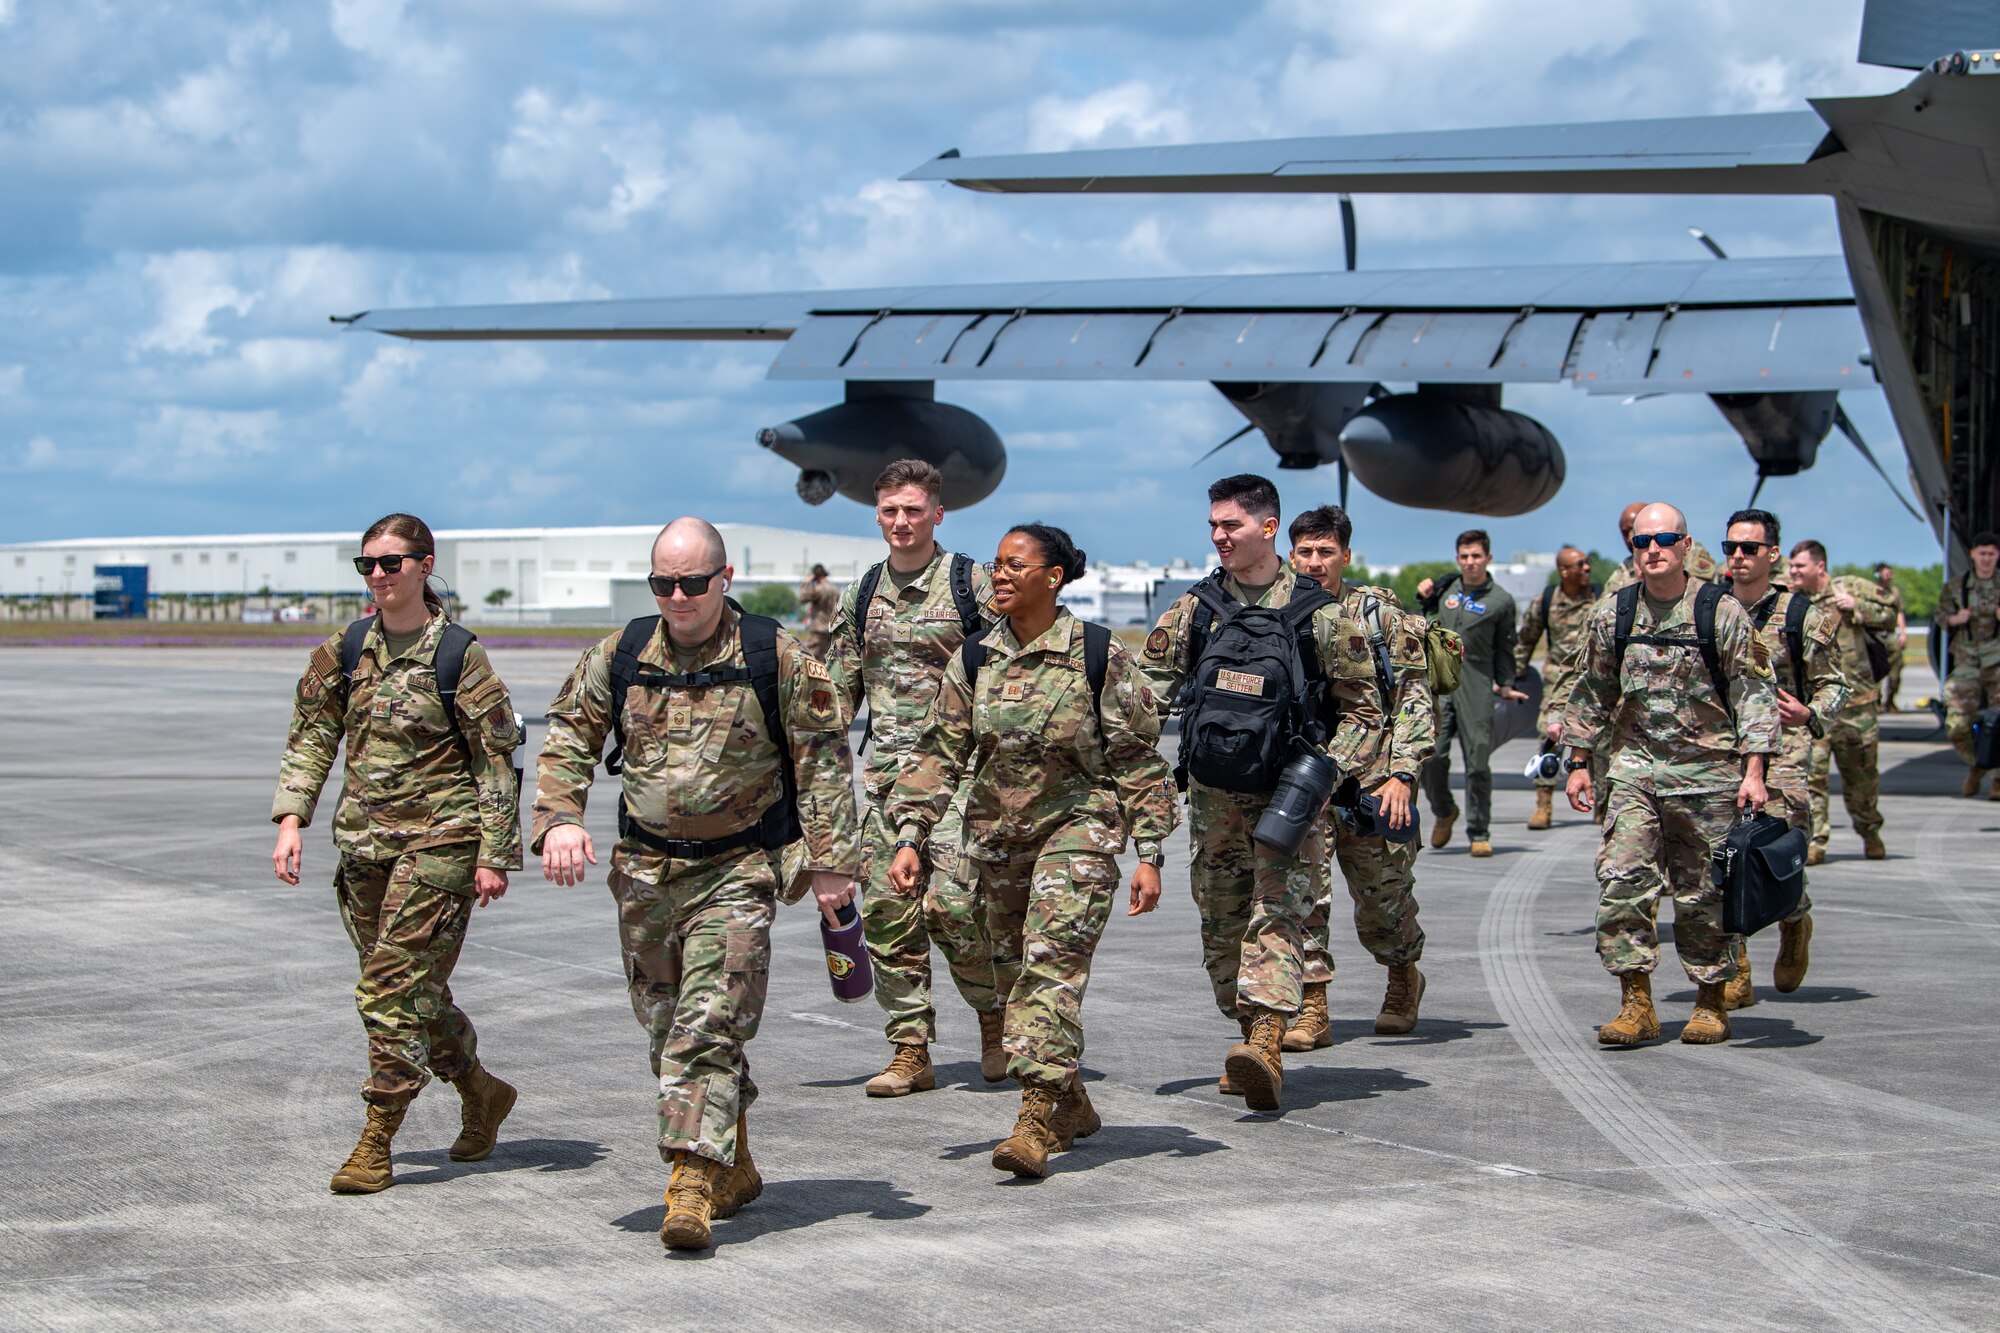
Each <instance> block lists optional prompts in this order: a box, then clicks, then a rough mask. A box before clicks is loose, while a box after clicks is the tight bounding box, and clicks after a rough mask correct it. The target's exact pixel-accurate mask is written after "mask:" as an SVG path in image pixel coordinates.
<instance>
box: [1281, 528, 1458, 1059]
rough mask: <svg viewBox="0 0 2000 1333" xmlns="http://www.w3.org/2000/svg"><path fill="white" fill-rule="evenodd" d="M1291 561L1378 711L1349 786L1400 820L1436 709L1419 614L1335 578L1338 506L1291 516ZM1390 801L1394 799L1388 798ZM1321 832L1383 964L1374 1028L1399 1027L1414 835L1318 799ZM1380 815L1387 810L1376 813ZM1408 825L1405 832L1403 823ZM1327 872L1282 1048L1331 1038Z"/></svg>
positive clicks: (1411, 940) (1420, 985)
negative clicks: (1346, 647) (1341, 620)
mask: <svg viewBox="0 0 2000 1333" xmlns="http://www.w3.org/2000/svg"><path fill="white" fill-rule="evenodd" d="M1291 538H1292V558H1291V563H1292V568H1293V569H1295V570H1297V571H1298V572H1299V573H1300V574H1301V575H1303V576H1304V577H1306V578H1310V579H1313V580H1315V581H1317V582H1319V583H1320V584H1321V585H1322V586H1328V587H1329V590H1330V591H1332V592H1333V593H1334V595H1335V596H1337V597H1339V598H1340V609H1341V612H1342V614H1344V615H1346V616H1347V617H1349V618H1350V619H1352V620H1353V621H1354V622H1355V623H1356V624H1358V625H1360V626H1361V627H1362V628H1363V629H1364V630H1365V631H1366V632H1367V635H1368V645H1369V655H1370V658H1371V665H1372V666H1373V668H1374V671H1375V678H1376V679H1375V685H1376V694H1377V696H1378V698H1379V700H1380V702H1381V704H1382V707H1383V710H1384V712H1385V714H1386V716H1387V717H1388V719H1389V726H1388V729H1387V730H1385V731H1380V732H1377V733H1375V735H1374V737H1373V738H1372V740H1371V742H1370V745H1369V749H1368V752H1367V767H1366V770H1365V771H1362V772H1358V773H1356V774H1354V775H1353V776H1354V777H1355V779H1356V785H1357V788H1358V791H1357V794H1359V793H1368V794H1373V795H1376V797H1377V799H1378V800H1382V801H1388V802H1389V803H1390V806H1391V808H1392V809H1393V808H1395V807H1396V806H1398V805H1400V807H1401V810H1402V818H1403V820H1404V821H1405V822H1404V823H1403V824H1399V825H1397V827H1407V825H1408V823H1410V822H1413V821H1414V820H1415V817H1416V810H1415V807H1414V804H1413V798H1414V797H1415V795H1416V774H1417V771H1418V769H1420V768H1421V767H1422V766H1423V762H1424V760H1426V759H1428V758H1429V757H1430V753H1431V751H1432V749H1433V748H1434V747H1435V746H1436V744H1437V713H1436V710H1435V708H1434V706H1433V704H1432V700H1431V686H1430V671H1429V664H1428V662H1427V660H1426V657H1425V652H1424V630H1425V622H1424V618H1423V617H1422V616H1416V615H1410V614H1408V613H1406V612H1405V611H1404V610H1403V608H1402V603H1401V602H1399V601H1398V600H1397V598H1396V595H1395V594H1394V593H1393V592H1391V591H1389V590H1388V589H1387V588H1378V587H1370V586H1369V585H1367V584H1361V583H1349V582H1347V581H1346V580H1345V579H1344V578H1343V575H1344V574H1345V572H1346V569H1347V563H1348V561H1349V559H1350V558H1351V557H1352V553H1353V524H1352V522H1351V521H1350V520H1349V518H1348V516H1347V514H1346V512H1345V511H1343V510H1342V509H1341V508H1340V507H1339V506H1338V505H1321V506H1320V507H1319V508H1317V509H1309V510H1307V511H1306V512H1305V513H1303V514H1300V515H1299V516H1298V517H1297V518H1295V519H1293V520H1292V524H1291ZM1397 798H1400V800H1398V799H1397ZM1324 817H1325V819H1326V820H1327V821H1328V838H1329V840H1330V841H1331V843H1332V845H1333V856H1334V861H1335V863H1336V864H1337V865H1338V866H1339V868H1340V873H1341V877H1342V878H1343V879H1345V880H1346V881H1347V896H1348V897H1349V898H1350V899H1351V900H1352V901H1353V904H1354V931H1355V934H1356V935H1357V936H1358V937H1359V938H1360V940H1361V945H1362V947H1363V948H1365V949H1367V950H1368V952H1369V954H1370V955H1372V956H1373V957H1374V959H1375V961H1376V962H1378V963H1380V964H1381V965H1382V966H1383V967H1385V968H1387V969H1388V971H1389V976H1388V985H1387V990H1386V993H1385V994H1384V996H1383V1000H1382V1008H1381V1010H1380V1012H1378V1013H1377V1014H1376V1015H1375V1031H1376V1032H1378V1033H1380V1034H1383V1035H1385V1036H1394V1035H1400V1034H1402V1033H1406V1032H1408V1031H1410V1029H1411V1028H1413V1027H1415V1026H1416V1022H1417V1014H1418V1010H1419V1006H1420V1005H1421V1003H1422V1001H1423V995H1424V986H1425V981H1424V974H1423V973H1422V972H1420V971H1418V970H1417V960H1418V959H1420V958H1422V957H1423V956H1424V930H1423V927H1422V926H1420V925H1418V924H1417V897H1416V886H1417V879H1416V860H1417V843H1416V839H1415V837H1414V836H1413V837H1411V838H1410V839H1408V840H1407V841H1401V842H1396V841H1391V840H1390V839H1388V838H1386V837H1381V836H1374V835H1363V834H1362V833H1359V832H1357V831H1356V829H1355V827H1354V825H1353V824H1352V823H1351V822H1350V821H1349V820H1347V819H1344V818H1342V817H1341V815H1340V813H1339V812H1338V811H1337V810H1335V809H1334V808H1333V807H1332V806H1329V807H1328V809H1327V811H1326V814H1325V816H1324ZM1384 817H1385V818H1390V817H1391V815H1390V811H1389V810H1385V811H1384ZM1412 832H1413V833H1414V830H1412ZM1332 889H1333V886H1332V877H1331V876H1330V875H1322V876H1321V877H1320V883H1319V888H1318V890H1317V891H1316V892H1315V894H1314V896H1313V906H1312V911H1311V913H1310V914H1308V915H1307V917H1306V920H1305V940H1306V944H1305V971H1304V972H1303V974H1302V976H1303V979H1304V986H1303V988H1302V991H1301V995H1300V1001H1299V1013H1298V1018H1297V1020H1296V1021H1295V1022H1293V1023H1292V1025H1291V1026H1290V1027H1289V1028H1288V1029H1286V1032H1285V1040H1284V1049H1286V1050H1288V1051H1311V1050H1318V1049H1320V1048H1322V1047H1325V1046H1330V1045H1332V1044H1333V1029H1332V1026H1331V1024H1330V1022H1329V1018H1328V1014H1327V1003H1326V988H1327V985H1328V983H1330V982H1331V981H1332V980H1333V975H1334V970H1335V969H1334V962H1333V953H1332V917H1333V892H1332Z"/></svg>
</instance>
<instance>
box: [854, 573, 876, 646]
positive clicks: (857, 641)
mask: <svg viewBox="0 0 2000 1333" xmlns="http://www.w3.org/2000/svg"><path fill="white" fill-rule="evenodd" d="M881 582H882V562H881V561H879V560H878V561H876V562H875V563H874V564H872V565H870V566H868V572H867V573H866V574H863V575H862V576H861V579H860V581H859V582H857V583H856V584H855V585H854V649H855V651H856V652H859V651H861V649H863V648H865V647H867V645H868V608H869V607H871V606H873V605H874V604H875V588H876V586H877V585H878V584H880V583H881Z"/></svg>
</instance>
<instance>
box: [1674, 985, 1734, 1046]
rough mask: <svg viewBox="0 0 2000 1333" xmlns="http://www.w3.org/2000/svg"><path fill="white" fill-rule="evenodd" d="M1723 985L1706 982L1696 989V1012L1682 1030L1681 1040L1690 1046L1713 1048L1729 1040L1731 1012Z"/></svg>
mask: <svg viewBox="0 0 2000 1333" xmlns="http://www.w3.org/2000/svg"><path fill="white" fill-rule="evenodd" d="M1722 990H1723V983H1722V982H1720V981H1704V982H1701V983H1699V984H1698V985H1697V986H1696V987H1695V992H1694V1012H1693V1013H1691V1014H1689V1015H1688V1021H1687V1026H1685V1027H1683V1028H1682V1029H1681V1040H1682V1041H1684V1042H1686V1043H1687V1044H1688V1045H1690V1046H1713V1045H1715V1043H1717V1042H1719V1041H1728V1040H1729V1010H1728V1008H1727V1007H1726V1006H1727V1001H1725V1000H1724V999H1723V998H1722Z"/></svg>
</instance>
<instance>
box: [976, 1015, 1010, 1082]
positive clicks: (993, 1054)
mask: <svg viewBox="0 0 2000 1333" xmlns="http://www.w3.org/2000/svg"><path fill="white" fill-rule="evenodd" d="M1006 1027H1007V1011H1006V1010H1005V1009H995V1010H994V1011H993V1012H992V1013H990V1014H981V1015H980V1016H979V1077H981V1078H983V1079H985V1080H986V1081H987V1082H988V1083H1005V1082H1006V1081H1007V1048H1006V1047H1004V1046H1002V1045H1001V1044H1000V1036H1001V1033H1002V1032H1003V1031H1004V1030H1005V1029H1006Z"/></svg>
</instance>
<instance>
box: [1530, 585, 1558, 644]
mask: <svg viewBox="0 0 2000 1333" xmlns="http://www.w3.org/2000/svg"><path fill="white" fill-rule="evenodd" d="M1555 600H1556V585H1555V584H1553V583H1551V584H1550V585H1549V586H1548V587H1546V588H1544V589H1542V633H1544V634H1547V633H1548V632H1549V608H1550V607H1551V606H1553V605H1555ZM1528 646H1529V647H1530V648H1532V647H1534V644H1532V643H1530V644H1529V645H1528Z"/></svg>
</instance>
